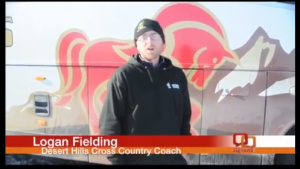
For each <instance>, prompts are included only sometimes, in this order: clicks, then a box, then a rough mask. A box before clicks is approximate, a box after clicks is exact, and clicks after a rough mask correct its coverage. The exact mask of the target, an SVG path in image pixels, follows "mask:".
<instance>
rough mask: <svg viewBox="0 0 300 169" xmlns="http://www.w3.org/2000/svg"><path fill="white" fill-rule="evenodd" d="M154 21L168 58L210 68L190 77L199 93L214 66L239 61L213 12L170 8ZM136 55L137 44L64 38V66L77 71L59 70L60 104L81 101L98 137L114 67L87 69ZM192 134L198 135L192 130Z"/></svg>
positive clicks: (190, 6) (196, 112) (76, 34)
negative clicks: (160, 27) (161, 36)
mask: <svg viewBox="0 0 300 169" xmlns="http://www.w3.org/2000/svg"><path fill="white" fill-rule="evenodd" d="M154 19H156V20H157V21H159V22H160V24H161V26H162V27H163V29H164V32H165V36H166V45H165V48H164V51H163V55H164V56H167V57H169V58H170V59H171V60H172V61H173V63H174V64H175V65H176V66H179V67H182V68H195V67H198V68H204V67H209V68H210V69H209V70H207V71H205V73H204V74H203V73H202V72H201V71H191V72H189V75H188V77H189V78H188V80H189V83H190V84H191V85H193V86H194V87H195V88H196V89H198V90H201V89H203V88H205V87H206V85H207V84H208V82H209V80H210V79H211V77H212V76H213V74H214V72H213V71H212V69H213V68H214V67H218V66H219V65H221V64H223V63H224V60H227V61H232V62H234V61H235V60H237V56H236V55H235V53H234V52H232V51H231V50H230V49H229V47H228V44H227V38H226V35H225V32H224V30H223V29H222V27H221V24H220V23H219V22H218V20H217V19H216V18H214V16H213V15H212V14H211V13H210V11H208V10H206V9H205V8H203V7H202V6H199V5H198V4H196V3H171V4H170V5H167V6H166V7H164V9H162V10H160V13H158V14H156V16H155V17H154ZM120 29H121V28H120ZM135 53H137V50H136V48H135V46H134V43H133V40H130V41H125V40H116V39H98V40H89V39H88V37H87V36H86V35H85V34H84V33H83V32H81V31H79V30H70V31H67V32H65V33H63V35H62V36H61V37H60V39H59V42H58V45H57V59H58V62H59V64H60V65H68V66H70V65H72V66H73V67H60V70H59V72H60V74H61V76H62V89H61V91H62V92H63V93H64V94H63V97H62V99H61V100H60V102H59V103H58V104H59V105H67V104H69V102H70V101H71V100H72V99H74V98H75V99H78V98H80V99H81V103H82V104H83V105H84V111H85V112H88V118H89V123H90V126H91V130H92V131H93V133H95V134H97V133H98V126H99V124H98V123H99V120H98V119H99V116H100V115H99V113H100V111H101V106H102V103H103V101H104V98H105V95H106V89H105V87H106V82H107V81H108V80H109V78H110V77H111V75H112V74H113V73H114V71H115V68H101V69H100V68H98V69H96V68H94V69H88V71H87V69H86V68H85V67H88V66H98V67H99V66H110V67H112V66H115V67H118V66H120V65H122V64H125V63H126V62H127V60H128V59H129V58H130V57H131V56H132V54H135ZM210 70H211V71H210ZM87 76H88V77H89V79H87ZM87 85H88V86H87ZM84 91H87V93H86V92H84ZM75 94H76V95H75ZM87 95H88V96H89V101H87V100H88V98H86V97H87ZM91 96H92V97H91ZM191 104H192V110H193V112H192V120H191V125H193V124H194V123H195V122H196V120H198V119H199V117H200V111H201V107H200V106H199V105H198V104H195V103H194V102H192V103H191ZM191 132H192V133H193V134H197V132H195V130H193V129H192V131H191Z"/></svg>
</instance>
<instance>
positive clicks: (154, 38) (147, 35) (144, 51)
mask: <svg viewBox="0 0 300 169" xmlns="http://www.w3.org/2000/svg"><path fill="white" fill-rule="evenodd" d="M134 41H135V45H136V47H137V50H138V51H139V53H140V54H141V55H142V56H143V57H145V59H147V60H149V61H151V60H153V59H156V58H158V57H159V55H160V54H161V52H162V50H163V46H164V43H165V36H164V32H163V30H162V28H161V26H160V24H159V23H158V22H157V21H155V20H151V19H143V20H141V21H140V22H139V24H138V25H137V26H136V28H135V30H134Z"/></svg>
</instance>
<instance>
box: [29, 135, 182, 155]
mask: <svg viewBox="0 0 300 169" xmlns="http://www.w3.org/2000/svg"><path fill="white" fill-rule="evenodd" d="M33 146H36V147H42V152H41V153H42V154H116V153H118V154H147V155H148V156H149V155H150V154H181V149H180V148H177V147H176V148H160V147H156V148H154V149H151V148H149V149H147V148H125V147H118V141H117V139H103V138H102V137H98V138H95V137H90V138H89V139H87V138H82V137H73V139H72V143H71V145H70V140H68V139H40V140H38V141H37V140H36V137H33ZM67 146H73V147H71V148H63V149H61V148H59V147H67ZM85 147H93V148H91V149H87V148H85ZM101 147H110V148H111V149H105V148H101Z"/></svg>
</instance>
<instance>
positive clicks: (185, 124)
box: [181, 72, 192, 135]
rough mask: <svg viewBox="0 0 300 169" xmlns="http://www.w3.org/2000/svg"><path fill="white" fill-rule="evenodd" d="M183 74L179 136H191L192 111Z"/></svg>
mask: <svg viewBox="0 0 300 169" xmlns="http://www.w3.org/2000/svg"><path fill="white" fill-rule="evenodd" d="M182 74H183V85H182V87H183V88H182V89H183V98H182V102H183V103H182V104H183V118H182V126H181V135H191V132H190V131H191V125H190V121H191V115H192V109H191V101H190V95H189V90H188V82H187V79H186V76H185V74H184V73H183V72H182Z"/></svg>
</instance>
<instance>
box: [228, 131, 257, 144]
mask: <svg viewBox="0 0 300 169" xmlns="http://www.w3.org/2000/svg"><path fill="white" fill-rule="evenodd" d="M251 139H252V141H253V144H252V145H248V143H249V140H251ZM233 144H234V145H235V146H236V147H240V146H241V147H255V146H256V137H255V136H249V135H248V134H246V133H235V134H233Z"/></svg>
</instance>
